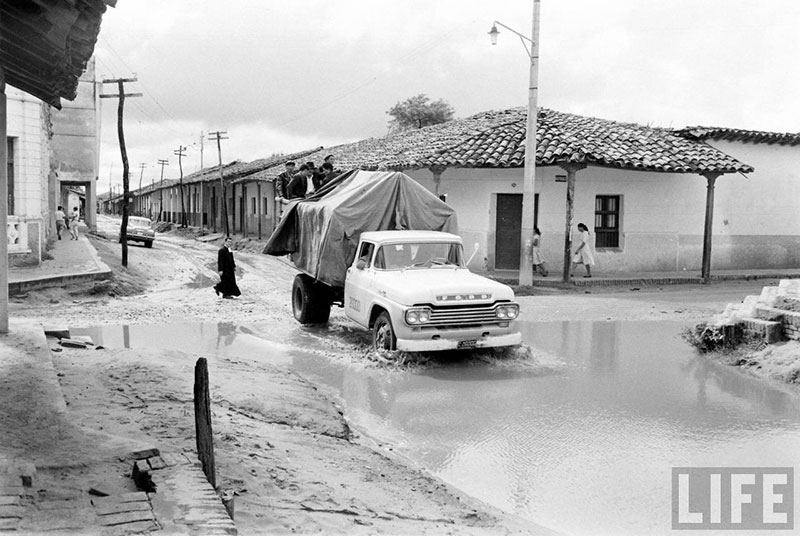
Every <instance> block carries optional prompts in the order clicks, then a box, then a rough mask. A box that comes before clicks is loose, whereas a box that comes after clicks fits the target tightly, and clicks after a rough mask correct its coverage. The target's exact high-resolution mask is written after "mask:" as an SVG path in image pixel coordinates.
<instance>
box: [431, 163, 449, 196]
mask: <svg viewBox="0 0 800 536" xmlns="http://www.w3.org/2000/svg"><path fill="white" fill-rule="evenodd" d="M428 169H430V170H431V173H433V193H434V194H436V197H439V185H440V184H441V182H442V173H444V170H445V169H447V167H446V166H431V167H429V168H428Z"/></svg>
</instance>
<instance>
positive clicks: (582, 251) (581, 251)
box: [570, 223, 594, 277]
mask: <svg viewBox="0 0 800 536" xmlns="http://www.w3.org/2000/svg"><path fill="white" fill-rule="evenodd" d="M578 231H580V232H581V236H580V245H578V249H576V250H575V256H574V257H572V270H570V271H571V272H572V273H571V277H575V267H576V266H578V265H579V264H583V266H584V267H585V268H586V275H585V276H583V277H592V265H593V264H594V255H593V254H592V245H591V238H590V236H589V228H588V227H586V225H585V224H583V223H579V224H578Z"/></svg>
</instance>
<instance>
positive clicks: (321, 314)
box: [292, 274, 331, 324]
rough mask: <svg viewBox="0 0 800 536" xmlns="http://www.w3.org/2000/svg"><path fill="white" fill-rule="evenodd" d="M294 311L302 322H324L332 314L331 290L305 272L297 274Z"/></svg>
mask: <svg viewBox="0 0 800 536" xmlns="http://www.w3.org/2000/svg"><path fill="white" fill-rule="evenodd" d="M292 313H293V314H294V318H295V320H297V321H298V322H300V323H301V324H324V323H325V322H327V321H328V318H329V317H330V314H331V300H330V291H329V290H328V288H327V287H326V286H325V285H324V284H322V283H317V282H316V281H314V279H313V278H311V277H309V276H307V275H305V274H298V275H296V276H295V278H294V283H293V284H292Z"/></svg>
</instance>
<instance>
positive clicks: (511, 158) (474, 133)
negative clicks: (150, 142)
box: [184, 107, 753, 184]
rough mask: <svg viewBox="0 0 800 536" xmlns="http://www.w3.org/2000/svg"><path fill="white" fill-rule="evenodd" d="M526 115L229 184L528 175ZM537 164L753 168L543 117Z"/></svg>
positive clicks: (456, 126) (238, 169) (378, 145)
mask: <svg viewBox="0 0 800 536" xmlns="http://www.w3.org/2000/svg"><path fill="white" fill-rule="evenodd" d="M526 121H527V110H526V108H524V107H520V108H511V109H508V110H500V111H487V112H481V113H479V114H475V115H473V116H470V117H467V118H464V119H454V120H452V121H448V122H446V123H441V124H438V125H431V126H429V127H425V128H421V129H418V130H411V131H406V132H402V133H400V134H396V135H394V136H391V137H386V138H368V139H365V140H361V141H357V142H353V143H346V144H342V145H336V146H333V147H326V148H323V147H317V148H314V149H310V150H307V151H302V152H298V153H293V154H290V155H281V156H273V157H269V158H264V159H260V160H255V161H253V162H231V163H229V164H226V165H224V166H223V168H224V176H225V179H226V181H227V180H229V179H230V180H232V181H233V182H236V183H238V182H245V181H272V180H274V179H275V177H277V176H278V175H279V174H280V173H281V172H282V171H283V170H284V166H283V163H284V162H285V161H287V160H295V161H296V162H297V163H298V164H302V163H303V162H307V161H313V162H315V163H316V164H317V165H320V164H321V163H322V160H323V158H324V157H325V156H327V155H329V154H332V155H334V157H335V158H336V160H335V163H336V164H335V165H336V168H337V169H366V170H408V169H419V168H426V167H430V166H432V165H443V166H448V167H500V168H508V167H523V166H524V163H525V132H526ZM537 131H538V132H537V147H536V164H537V165H538V166H551V165H558V164H561V163H582V164H590V165H594V166H604V167H614V168H620V169H634V170H640V171H658V172H671V173H705V172H718V173H737V172H741V173H750V172H752V171H753V168H752V166H749V165H747V164H745V163H743V162H740V161H738V160H737V159H735V158H733V157H732V156H730V155H727V154H725V153H723V152H722V151H719V150H717V149H715V148H713V147H711V146H710V145H708V144H706V143H704V142H703V141H702V140H701V139H695V138H692V137H691V136H690V135H689V134H687V133H685V132H683V131H675V130H670V129H663V128H654V127H648V126H644V125H637V124H634V123H620V122H617V121H610V120H606V119H598V118H594V117H585V116H580V115H575V114H568V113H563V112H557V111H554V110H549V109H546V108H541V109H539V112H538V120H537ZM218 173H219V171H218V167H213V168H206V169H203V170H201V171H198V172H195V173H193V174H191V175H188V176H186V177H184V183H187V184H190V183H194V182H200V181H210V180H216V179H217V178H218V176H219V175H218Z"/></svg>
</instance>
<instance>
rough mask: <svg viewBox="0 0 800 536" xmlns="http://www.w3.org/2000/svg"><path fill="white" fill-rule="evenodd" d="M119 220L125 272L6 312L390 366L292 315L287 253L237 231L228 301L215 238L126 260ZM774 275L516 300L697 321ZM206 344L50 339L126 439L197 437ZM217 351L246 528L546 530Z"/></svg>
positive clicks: (99, 411)
mask: <svg viewBox="0 0 800 536" xmlns="http://www.w3.org/2000/svg"><path fill="white" fill-rule="evenodd" d="M118 228H119V220H118V219H114V218H109V217H104V216H101V217H100V218H99V235H100V236H95V237H92V238H91V240H92V243H93V245H94V246H95V248H96V249H97V251H98V253H99V254H100V255H101V257H102V258H103V260H104V261H105V262H106V263H107V264H108V265H109V266H110V267H111V268H112V270H113V271H114V278H113V279H112V280H111V281H108V282H99V283H92V284H86V285H83V286H79V287H71V288H66V289H48V290H42V291H37V292H31V293H30V294H29V295H28V296H27V298H24V299H17V300H14V301H12V303H11V315H12V316H15V317H26V318H30V319H33V320H38V321H41V322H42V323H48V324H53V323H55V324H63V325H68V326H71V327H88V326H101V325H133V324H135V325H148V324H150V325H152V324H160V325H163V324H168V323H174V322H182V323H186V322H213V323H224V324H227V325H237V326H242V325H246V326H248V328H249V329H251V330H253V331H255V332H257V333H258V336H259V337H260V338H262V339H264V340H266V341H269V342H271V343H274V344H275V345H278V346H280V347H281V348H284V349H285V348H286V347H291V346H293V345H294V346H296V347H298V348H301V349H302V350H303V351H305V352H312V353H316V354H319V355H320V359H341V360H346V361H347V362H349V363H351V365H352V366H355V367H365V366H366V367H375V366H380V364H377V363H376V362H375V360H372V359H369V355H370V354H371V352H370V351H369V335H368V334H367V333H366V332H363V331H362V330H359V329H357V328H356V327H355V325H354V324H352V323H351V322H349V321H348V320H347V319H346V318H345V317H344V315H343V314H342V313H341V311H340V310H338V309H336V308H335V309H334V311H333V313H332V315H331V322H330V324H329V326H328V327H327V328H304V327H301V326H299V325H298V324H297V323H296V322H295V320H294V319H293V317H292V314H291V305H290V300H289V298H290V289H291V284H292V279H293V277H294V275H295V273H296V272H295V271H294V270H293V269H292V268H291V267H290V266H288V265H287V264H286V263H284V262H283V261H282V260H281V259H276V258H273V257H269V256H265V255H262V254H261V253H260V250H261V247H262V244H261V243H259V242H257V241H248V240H239V241H238V242H236V244H235V253H234V254H235V259H236V263H237V279H238V283H239V287H240V288H241V290H242V296H241V298H239V299H234V300H223V299H220V298H219V297H217V296H216V295H215V293H214V291H213V289H212V286H213V284H214V283H216V282H217V281H218V276H217V273H216V251H217V248H218V247H219V242H220V240H219V239H217V240H214V239H211V240H209V237H204V238H203V239H197V237H196V236H193V235H191V234H188V233H182V232H181V231H173V232H169V233H161V234H159V235H158V237H157V240H156V242H155V244H154V245H153V248H152V249H149V248H145V247H142V246H139V245H134V244H131V245H129V254H128V255H129V257H128V258H129V265H128V267H127V268H123V267H121V265H120V245H119V244H118V243H117V242H116V240H115V239H114V238H115V237H116V236H117V232H118ZM103 235H104V236H105V237H108V238H104V236H103ZM212 238H213V237H212ZM764 284H766V283H765V282H749V283H736V284H734V283H732V284H729V285H725V286H714V287H706V288H705V289H697V288H666V289H658V288H653V289H641V290H631V289H613V290H609V289H606V290H605V292H602V293H600V292H596V291H590V292H589V293H585V292H583V291H571V292H563V291H555V292H554V291H547V292H546V293H545V291H541V293H538V294H537V295H533V296H522V297H520V298H519V301H520V304H521V307H522V311H523V315H524V318H525V319H526V320H533V321H536V320H559V319H571V320H597V319H637V320H653V321H654V322H657V321H658V320H662V319H663V320H676V319H682V320H689V321H694V320H697V321H700V320H704V319H706V318H708V317H709V316H711V315H713V314H715V313H717V312H719V311H721V310H722V308H724V306H725V304H726V303H728V302H730V301H740V300H741V299H742V298H744V296H746V295H747V294H752V293H757V292H758V291H760V288H761V286H763V285H764ZM703 291H704V292H703ZM197 357H198V355H196V354H193V353H191V352H182V351H180V350H176V349H175V348H171V349H169V350H166V349H165V350H158V349H155V350H154V349H153V348H148V349H127V348H113V347H109V348H106V349H105V350H102V351H87V350H79V349H65V350H63V351H62V352H59V353H58V354H54V362H55V364H56V367H57V369H58V371H59V373H60V375H61V385H62V390H63V392H64V395H65V398H66V400H67V402H68V404H69V405H68V408H69V411H70V414H71V415H72V417H73V418H74V420H75V422H76V423H77V424H78V425H79V426H81V427H82V428H84V429H86V430H92V431H98V430H102V433H103V434H106V435H108V436H109V437H113V438H114V440H115V442H119V440H123V442H124V440H125V438H130V441H131V445H132V446H134V445H135V446H137V447H138V446H140V445H151V446H155V447H159V448H162V449H165V450H179V451H180V450H187V451H192V450H193V449H194V436H193V431H194V429H193V427H194V424H193V419H192V417H191V397H192V379H193V378H192V370H193V366H194V362H195V361H196V358H197ZM209 357H212V356H209ZM525 359H527V360H528V362H527V363H526V365H527V366H530V365H533V366H535V365H536V356H535V355H533V356H527V357H526V358H525ZM209 363H210V375H211V378H212V393H213V395H212V404H213V407H214V411H213V420H214V426H215V441H216V448H217V467H218V475H219V477H218V482H222V484H221V487H222V488H223V489H228V490H232V491H234V492H236V494H237V499H236V512H237V524H238V525H239V528H240V531H241V533H242V534H258V533H262V532H268V533H290V532H293V533H310V532H320V531H322V532H325V533H348V534H356V533H363V534H372V533H390V534H406V533H415V534H448V533H458V534H470V533H474V534H485V533H494V534H509V533H530V532H531V531H532V532H536V531H542V532H544V530H543V529H541V528H539V527H536V526H532V525H531V524H529V523H527V522H524V521H520V520H518V519H517V518H515V517H513V516H510V515H506V514H503V513H501V512H498V511H494V510H493V509H491V508H489V507H486V506H484V505H482V504H478V503H476V502H474V501H471V500H470V499H468V498H466V497H464V496H463V494H461V493H459V492H458V491H457V490H455V489H453V488H450V487H449V486H446V485H444V484H443V483H442V482H440V481H438V480H436V479H433V478H431V477H429V476H427V475H425V474H424V473H422V472H420V471H417V470H415V469H414V468H411V467H409V466H408V464H406V463H405V462H404V461H403V460H399V459H397V458H396V457H395V456H394V455H393V454H392V451H391V446H390V445H381V446H376V445H374V444H372V443H371V442H370V441H369V440H368V439H366V438H364V437H363V436H361V435H360V434H359V432H358V431H357V430H352V429H351V427H350V425H349V423H348V421H347V419H346V416H345V415H343V414H342V412H341V411H340V408H339V407H338V406H337V405H336V403H335V402H336V401H335V400H332V399H331V398H330V397H328V396H326V393H321V392H320V391H318V390H317V387H316V386H314V385H311V384H310V383H308V382H307V381H305V380H304V379H303V378H301V377H299V376H297V375H296V374H294V373H292V372H291V371H290V370H288V368H287V367H286V365H285V363H281V362H280V361H275V360H272V359H271V358H270V355H269V353H268V352H267V353H265V354H263V355H252V356H242V357H236V358H219V359H209ZM75 455H78V453H77V452H76V453H75ZM99 474H105V473H102V472H101V473H99ZM98 478H99V476H98Z"/></svg>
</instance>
